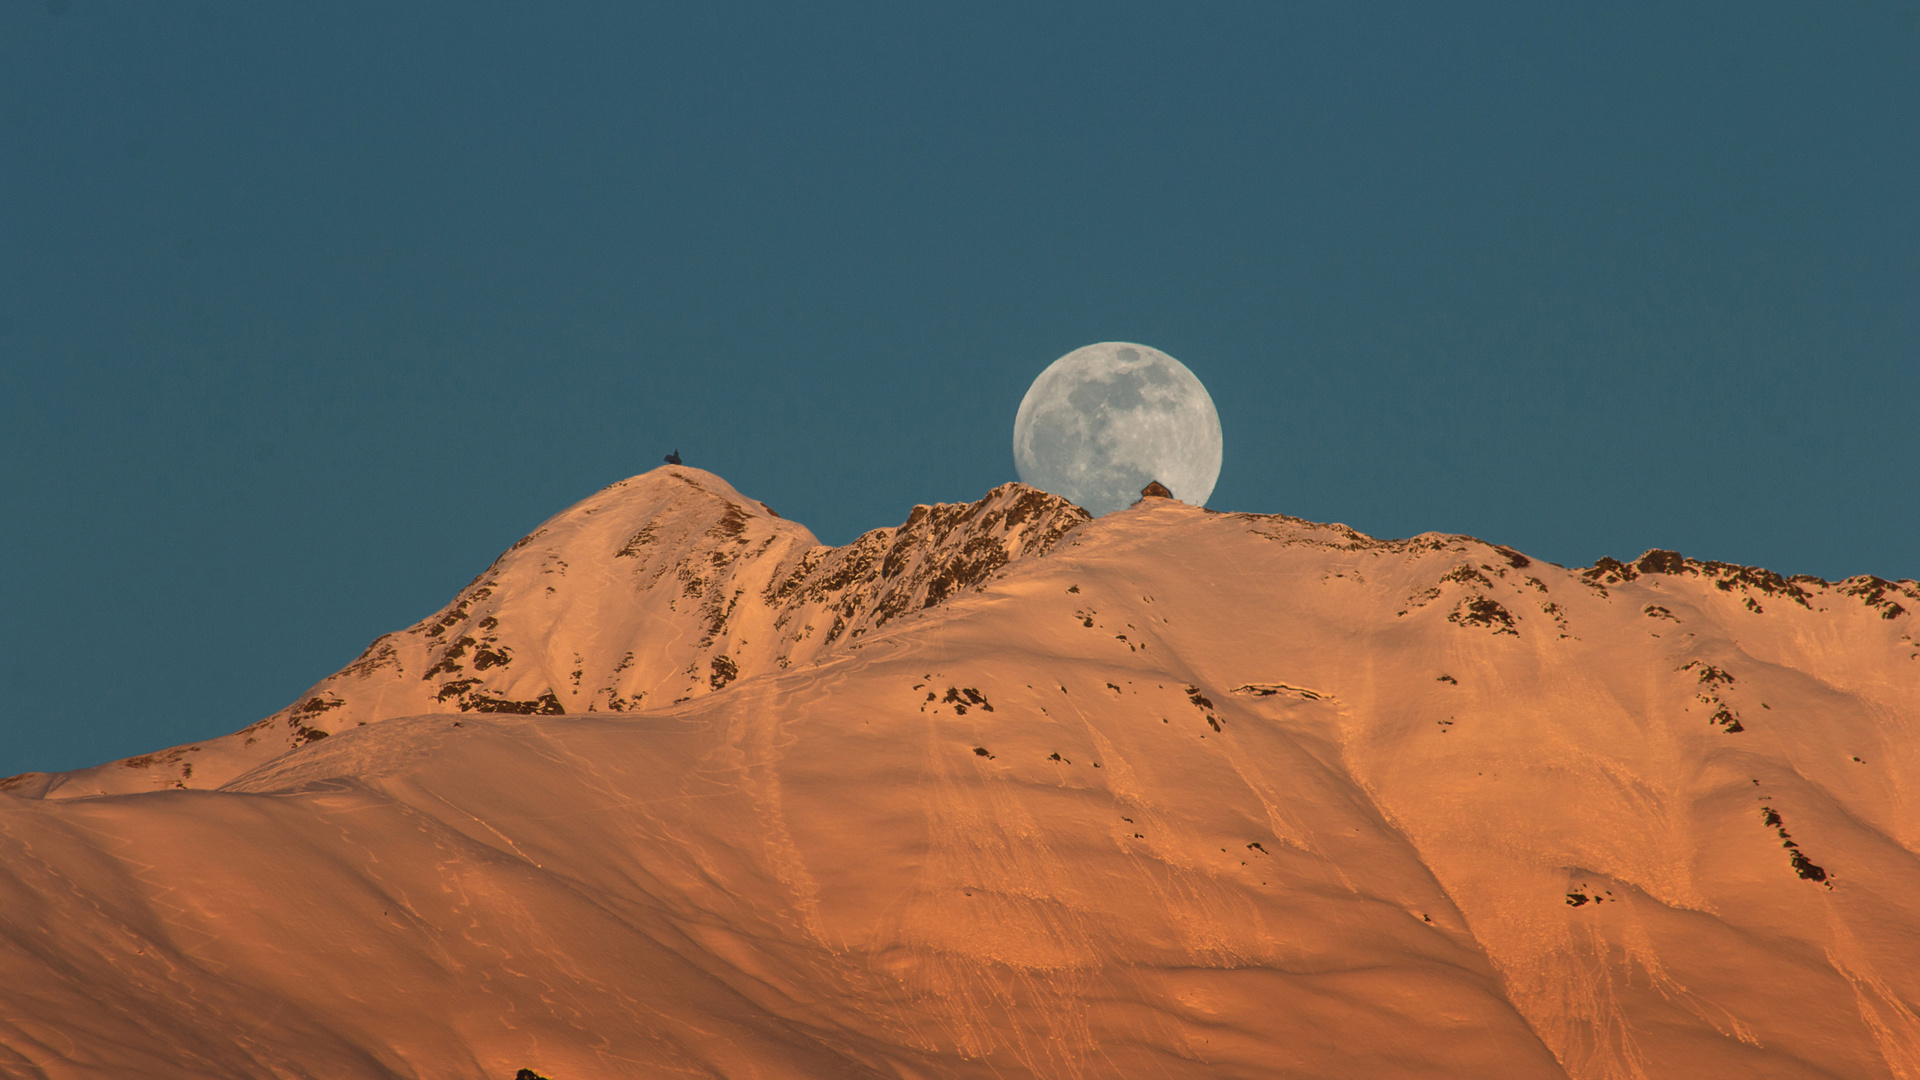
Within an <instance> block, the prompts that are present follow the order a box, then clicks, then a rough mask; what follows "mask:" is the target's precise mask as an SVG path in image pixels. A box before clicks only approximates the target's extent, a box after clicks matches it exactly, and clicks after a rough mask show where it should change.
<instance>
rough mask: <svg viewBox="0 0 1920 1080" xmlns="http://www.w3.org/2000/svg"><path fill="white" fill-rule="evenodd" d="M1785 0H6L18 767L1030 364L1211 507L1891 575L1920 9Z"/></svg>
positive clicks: (977, 409) (1551, 544) (858, 485)
mask: <svg viewBox="0 0 1920 1080" xmlns="http://www.w3.org/2000/svg"><path fill="white" fill-rule="evenodd" d="M1917 26H1920V23H1917V22H1916V20H1915V18H1914V17H1913V15H1912V13H1911V10H1910V9H1907V8H1904V7H1902V6H1897V5H1891V4H1889V5H1883V6H1878V7H1876V6H1872V5H1857V6H1853V7H1850V8H1849V9H1848V10H1847V11H1845V12H1844V13H1832V12H1826V11H1814V10H1813V9H1809V8H1804V6H1794V5H1786V4H1765V3H1755V4H1744V5H1724V4H1716V5H1691V6H1688V5H1673V4H1628V5H1615V6H1611V7H1610V8H1609V9H1608V10H1606V11H1588V10H1579V9H1577V8H1576V7H1574V6H1573V5H1563V4H1524V5H1523V4H1513V5H1475V4H1446V5H1387V6H1382V5H1367V4H1355V3H1338V4H1314V5H1282V4H1232V5H1226V4H1221V5H1214V4H1181V5H1171V4H1125V3H1101V4H1086V5H1058V4H1020V5H992V4H968V5H951V6H937V5H924V4H922V5H902V4H878V3H875V4H855V3H846V4H834V5H772V4H725V3H706V4H682V5H643V4H626V3H620V4H592V5H589V4H564V3H556V4H538V5H536V4H511V5H509V4H500V3H490V2H484V0H468V2H465V3H460V4H430V3H423V4H407V5H391V4H372V3H351V2H343V3H335V4H325V5H308V6H299V5H259V4H240V3H214V2H202V3H186V2H182V3H170V4H164V5H161V4H146V3H109V2H105V0H53V2H51V3H48V2H45V0H33V2H16V0H9V2H7V3H6V4H5V5H3V6H0V377H3V378H4V383H0V385H4V386H5V387H6V392H5V393H4V394H0V417H4V420H3V421H0V452H3V453H4V464H0V499H4V503H3V505H5V506H6V508H7V513H6V518H5V520H6V525H7V527H6V528H5V529H4V540H0V543H3V544H4V551H3V552H0V554H4V557H5V566H6V571H5V577H4V581H5V593H4V596H3V597H0V599H4V605H5V610H4V614H0V635H3V637H4V640H3V641H0V678H4V685H5V686H6V687H7V689H8V700H7V701H6V703H5V704H4V705H0V774H4V773H9V772H14V771H20V770H25V769H33V768H71V767H77V766H82V765H87V764H92V763H94V762H97V761H100V760H105V759H108V758H112V757H117V756H123V755H127V754H132V753H137V752H142V751H145V750H152V749H156V748H159V747H163V746H167V745H172V744H175V743H179V742H182V741H185V740H189V739H193V738H201V737H207V736H211V735H215V734H219V733H223V732H226V731H230V730H234V729H236V728H238V727H241V726H243V725H245V724H247V723H249V722H251V721H253V720H255V719H258V718H259V717H261V716H263V715H265V714H267V713H269V712H271V711H272V710H274V709H276V708H278V707H280V706H281V705H283V704H285V703H286V702H287V701H289V700H291V699H292V698H293V697H294V696H295V695H296V694H298V693H299V692H300V691H301V690H302V689H304V688H305V687H306V686H308V685H309V684H310V683H312V682H313V681H315V680H317V679H319V678H320V677H322V676H323V675H326V674H328V673H330V672H332V671H333V670H335V669H337V668H339V667H340V666H341V665H342V664H344V663H346V662H347V661H349V660H351V659H352V658H353V656H354V655H356V654H357V653H358V652H359V650H360V649H361V648H363V647H364V646H365V644H366V643H367V642H368V641H369V640H371V639H372V638H374V637H376V636H377V635H379V634H381V633H384V632H386V631H389V630H392V629H396V628H398V627H401V626H403V625H406V624H408V623H410V622H412V621H414V620H415V619H418V618H419V617H421V616H423V615H425V614H427V613H428V612H430V611H432V610H433V609H435V608H436V607H438V606H439V605H440V604H442V603H444V602H445V601H446V600H447V599H448V598H449V597H450V596H451V595H452V594H453V592H454V591H455V590H456V589H457V588H458V587H459V586H460V585H462V584H463V583H465V582H466V581H467V580H468V579H469V578H471V577H472V575H473V574H474V573H476V572H477V571H478V570H479V569H481V568H482V567H484V566H485V565H486V564H487V563H488V562H489V561H490V560H491V559H492V558H493V556H494V555H495V554H497V553H498V552H499V551H500V550H501V549H503V548H504V547H506V546H507V545H508V544H510V543H511V542H512V541H513V540H514V539H515V538H517V537H518V536H520V535H522V534H523V533H525V532H527V531H528V530H530V529H531V528H532V527H533V526H534V525H536V524H538V522H539V521H541V520H542V519H543V518H545V517H547V516H548V515H550V514H552V513H554V512H556V511H558V510H559V509H561V508H562V507H564V506H566V505H567V504H569V503H571V502H573V501H574V500H576V499H578V498H580V497H582V496H584V495H586V494H588V493H590V492H592V491H594V490H596V489H598V488H600V487H602V486H604V485H605V484H608V483H610V482H612V481H614V480H617V479H619V478H621V477H624V476H627V475H630V474H633V473H636V472H640V471H643V470H645V469H648V468H651V467H653V466H654V465H655V464H658V463H659V461H660V458H661V455H662V454H664V453H665V452H666V451H667V450H670V449H674V448H676V447H677V448H678V449H679V450H680V451H681V453H682V454H683V455H684V456H685V457H686V459H687V461H688V462H689V463H690V464H694V465H698V466H701V467H704V468H708V469H712V470H714V471H716V472H718V473H720V474H722V475H723V476H725V477H727V478H728V479H729V480H730V481H732V482H733V483H734V484H735V486H737V487H739V488H740V489H741V490H742V491H744V492H746V493H748V494H750V495H753V496H755V497H758V498H762V499H765V500H766V501H767V502H768V503H770V504H772V505H773V506H774V507H775V508H776V509H778V510H779V511H780V512H781V513H783V514H785V515H787V516H788V517H792V518H795V519H797V520H800V521H802V522H804V523H806V524H807V525H809V526H810V527H812V528H813V529H814V531H815V532H816V533H817V534H818V535H819V536H820V537H821V538H822V539H824V540H827V541H829V542H835V543H839V542H845V541H846V540H849V539H851V538H852V537H853V536H855V535H857V534H858V533H859V532H861V531H864V530H866V529H869V528H874V527H878V526H883V525H889V524H893V523H897V522H898V521H900V520H902V519H903V518H904V517H905V516H906V514H907V511H908V510H909V508H910V507H911V506H912V505H913V504H914V503H916V502H935V501H956V500H970V499H975V498H978V497H979V496H980V495H981V494H982V493H984V492H985V491H986V490H987V489H988V488H990V487H992V486H994V485H996V484H999V483H1002V482H1005V481H1007V480H1010V479H1013V477H1014V472H1013V462H1012V457H1011V451H1010V446H1009V441H1010V433H1011V427H1012V422H1013V416H1014V412H1015V410H1016V408H1017V407H1018V405H1019V401H1020V397H1021V395H1022V394H1023V393H1024V391H1025V390H1026V387H1027V384H1028V383H1029V382H1030V381H1031V380H1032V378H1033V377H1034V376H1035V375H1037V374H1038V373H1039V372H1040V370H1041V369H1042V368H1044V367H1045V366H1046V365H1047V364H1048V363H1049V362H1051V361H1052V360H1053V359H1054V358H1055V357H1057V356H1059V355H1061V354H1063V353H1065V352H1067V351H1069V350H1071V349H1073V348H1075V347H1077V346H1079V345H1083V344H1086V343H1089V342H1093V341H1101V340H1115V339H1117V340H1131V341H1140V342H1145V343H1147V344H1151V345H1153V346H1156V347H1158V348H1160V349H1163V350H1165V351H1167V352H1169V353H1171V354H1172V355H1174V356H1176V357H1178V358H1179V359H1180V360H1181V361H1183V362H1184V363H1185V364H1186V365H1187V366H1188V367H1189V368H1191V369H1192V370H1193V371H1194V372H1195V373H1196V374H1197V375H1199V376H1200V378H1201V379H1202V380H1204V381H1205V383H1206V384H1207V386H1208V388H1209V390H1210V391H1211V393H1212V395H1213V398H1214V400H1215V401H1216V402H1217V403H1218V405H1219V407H1220V412H1221V422H1222V426H1223V428H1224V431H1225V445H1226V455H1225V465H1224V467H1223V469H1222V472H1221V475H1220V481H1219V485H1218V488H1217V489H1216V491H1215V493H1214V497H1213V499H1212V502H1211V504H1210V505H1212V506H1214V507H1216V508H1222V509H1232V510H1250V511H1261V512H1278V513H1288V514H1295V515H1299V516H1303V517H1308V518H1314V519H1318V520H1329V521H1341V522H1345V523H1347V524H1349V525H1352V526H1354V527H1356V528H1360V529H1363V530H1365V531H1367V532H1370V533H1374V534H1376V535H1383V536H1404V535H1411V534H1414V533H1418V532H1422V531H1425V530H1429V529H1436V530H1445V531H1454V532H1466V533H1471V534H1474V535H1477V536H1482V537H1485V538H1487V539H1490V540H1495V541H1497V542H1501V543H1506V544H1510V545H1512V546H1515V547H1518V548H1520V549H1522V550H1525V551H1527V552H1530V553H1532V554H1535V555H1537V556H1539V557H1542V558H1546V559H1550V560H1553V561H1557V562H1562V563H1566V564H1583V563H1587V562H1590V561H1591V560H1593V559H1594V558H1596V557H1598V556H1601V555H1614V556H1629V555H1634V554H1637V553H1639V552H1640V551H1642V550H1644V549H1646V548H1648V547H1663V548H1675V549H1678V550H1681V551H1683V552H1685V553H1687V554H1689V555H1694V556H1697V557H1703V558H1715V559H1723V560H1728V561H1734V562H1742V563H1749V564H1755V565H1762V566H1766V567H1769V568H1772V569H1776V570H1779V571H1782V572H1785V573H1814V574H1819V575H1822V576H1826V577H1840V576H1845V575H1849V574H1854V573H1864V572H1871V573H1877V574H1880V575H1882V576H1888V577H1898V576H1906V577H1913V576H1920V545H1916V544H1915V543H1914V540H1913V537H1914V536H1915V535H1916V534H1917V533H1920V481H1916V472H1917V470H1920V451H1917V450H1916V439H1915V437H1914V435H1913V427H1914V416H1915V403H1916V402H1920V351H1917V347H1920V310H1917V308H1920V212H1917V211H1920V110H1916V109H1915V108H1914V103H1915V102H1916V101H1920V29H1917Z"/></svg>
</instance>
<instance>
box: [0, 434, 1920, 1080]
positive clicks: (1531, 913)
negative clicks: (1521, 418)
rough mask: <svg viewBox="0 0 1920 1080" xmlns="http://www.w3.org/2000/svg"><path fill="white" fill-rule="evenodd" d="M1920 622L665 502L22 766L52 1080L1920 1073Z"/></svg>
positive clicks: (1110, 529) (2, 902) (1660, 581)
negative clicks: (286, 679) (66, 759)
mask: <svg viewBox="0 0 1920 1080" xmlns="http://www.w3.org/2000/svg"><path fill="white" fill-rule="evenodd" d="M1917 620H1920V587H1917V586H1916V585H1915V584H1914V583H1913V582H1911V581H1898V582H1888V581H1883V580H1880V579H1877V578H1865V577H1863V578H1855V579H1850V580H1848V581H1844V582H1837V583H1830V582H1824V581H1818V580H1816V579H1812V578H1792V579H1788V578H1782V577H1779V576H1778V575H1774V574H1771V573H1768V572H1766V571H1763V570H1755V569H1752V568H1747V567H1739V566H1731V565H1728V564H1721V563H1712V562H1701V561H1697V560H1691V559H1686V558H1683V557H1681V556H1679V555H1677V554H1674V553H1671V552H1659V551H1655V552H1649V553H1647V554H1646V555H1644V556H1643V557H1641V558H1639V559H1637V560H1635V561H1634V562H1631V563H1623V562H1615V561H1612V560H1603V561H1602V562H1601V563H1600V564H1598V565H1597V566H1595V567H1592V568H1585V569H1566V568H1561V567H1558V566H1554V565H1551V564H1547V563H1544V562H1541V561H1539V560H1535V559H1530V558H1528V557H1527V556H1526V555H1524V554H1522V553H1520V552H1517V551H1514V550H1512V549H1509V548H1505V547H1500V546H1496V545H1491V544H1487V543H1484V542H1481V541H1479V540H1474V539H1472V538H1469V537H1464V536H1451V535H1440V534H1427V535H1423V536H1419V537H1415V538H1413V539H1410V540H1398V541H1382V540H1375V539H1373V538H1370V537H1367V536H1364V535H1362V534H1359V533H1357V532H1354V531H1353V530H1350V529H1347V528H1345V527H1343V526H1338V525H1320V524H1314V523H1311V522H1306V521H1301V520H1298V519H1294V518H1287V517H1278V516H1262V515H1247V514H1227V513H1216V512H1212V511H1205V510H1199V509H1195V508H1192V507H1188V506H1186V505H1184V504H1181V503H1177V502H1174V501H1172V500H1166V499H1145V500H1143V501H1142V502H1141V503H1140V504H1139V505H1138V506H1136V507H1135V508H1133V509H1131V510H1126V511H1122V512H1119V513H1116V514H1112V515H1108V516H1106V517H1102V518H1099V519H1097V520H1089V519H1088V517H1087V515H1086V514H1085V512H1083V511H1081V510H1079V509H1078V508H1077V507H1074V506H1072V505H1071V504H1068V503H1066V502H1064V501H1062V500H1059V499H1057V498H1055V497H1053V496H1050V495H1046V494H1044V493H1041V492H1039V491H1036V490H1034V489H1032V488H1028V487H1024V486H1022V485H1018V484H1009V485H1006V486H1004V487H1002V488H998V489H996V490H995V491H993V492H992V493H990V494H989V495H988V496H987V497H986V498H985V499H983V500H982V501H981V502H979V503H974V504H970V505H943V506H935V507H916V508H915V509H914V511H913V513H912V516H911V517H910V518H909V519H908V520H907V521H906V522H905V523H904V524H903V525H901V526H900V527H898V528H896V529H884V530H877V531H875V532H873V533H869V534H868V535H866V536H863V537H861V538H860V539H859V540H857V541H855V542H854V543H853V544H850V545H847V546H846V547H841V548H829V547H825V546H823V545H821V544H819V542H818V541H817V540H815V539H814V537H813V536H812V534H811V533H809V532H808V531H807V530H806V529H805V528H804V527H802V526H800V525H797V524H795V523H792V522H789V521H786V520H783V519H781V518H779V517H778V516H777V515H775V514H774V513H773V512H772V511H770V510H768V509H767V508H766V507H765V506H764V505H762V504H761V503H759V502H756V501H755V500H752V499H749V498H746V497H744V496H742V495H740V494H739V493H738V492H735V491H734V490H733V489H732V488H731V487H729V486H728V485H727V484H726V483H725V482H724V481H723V480H721V479H720V478H718V477H716V476H713V475H711V474H708V473H704V472H701V471H699V470H697V469H691V468H685V467H665V468H661V469H656V470H654V471H652V472H650V473H647V474H644V475H642V476H638V477H634V478H632V479H630V480H626V481H622V482H621V483H619V484H615V485H614V486H612V487H610V488H608V489H607V490H605V491H602V492H600V493H599V494H597V495H595V496H593V497H592V498H589V499H587V500H585V501H584V502H582V503H580V504H579V505H576V506H574V507H572V508H570V509H568V510H567V511H565V512H563V513H561V514H560V515H558V516H557V517H555V518H553V519H552V520H551V521H549V522H547V523H546V524H545V525H543V526H541V527H540V528H539V529H538V530H536V531H535V532H533V533H532V534H531V535H529V536H528V537H527V538H526V539H524V540H522V541H521V542H520V543H518V544H516V545H515V546H514V547H513V548H512V549H511V550H509V551H508V552H507V553H506V554H504V555H502V556H501V558H500V559H499V560H498V561H497V562H496V563H495V564H494V565H493V566H492V567H490V568H488V569H487V570H486V572H484V573H482V574H481V575H480V576H479V577H478V578H476V579H475V581H474V582H473V584H471V585H470V586H468V587H467V588H466V589H464V590H462V592H461V593H460V594H459V595H458V596H456V597H455V598H454V599H453V601H452V602H451V603H449V604H448V606H447V607H446V608H445V609H443V610H442V611H440V612H438V613H436V614H434V615H433V616H430V617H429V618H427V619H425V620H423V621H422V622H420V623H419V624H416V625H415V626H413V627H410V628H408V629H406V630H403V631H399V632H396V633H394V634H390V635H388V636H386V637H383V638H381V639H380V640H379V641H376V642H374V643H373V645H372V646H371V647H369V649H368V650H367V653H366V654H365V655H364V656H362V657H361V658H360V659H359V660H357V661H356V662H354V663H353V664H351V665H349V666H348V667H347V668H345V669H344V670H342V671H341V672H340V673H338V674H336V675H334V676H332V677H330V678H328V679H326V680H324V681H323V682H321V683H320V684H319V685H318V686H316V687H314V688H312V689H311V690H309V691H308V692H307V693H305V694H302V695H300V697H299V698H298V699H296V700H295V701H294V703H293V704H291V705H289V706H288V707H287V708H286V709H284V710H282V711H281V712H279V713H277V714H275V715H274V716H272V717H269V718H267V719H265V720H263V721H261V722H260V723H258V724H255V725H253V726H251V727H249V728H246V729H244V730H242V731H239V732H236V733H234V734H232V735H229V736H226V737H224V738H221V739H216V740H211V741H208V742H205V743H200V744H195V745H190V746H184V747H176V748H173V749H169V750H165V751H161V752H157V753H153V754H147V755H142V756H140V757H137V758H130V759H127V760H124V761H119V762H112V763H109V764H106V765H101V766H98V767H96V768H93V769H87V770H82V771H79V772H74V773H66V774H54V775H49V774H26V775H24V776H18V777H12V778H8V779H6V780H0V792H3V793H4V796H3V797H0V1073H5V1074H6V1075H11V1076H22V1077H41V1076H44V1077H61V1078H66V1077H134V1076H138V1077H234V1078H242V1077H245V1078H254V1077H263V1076H277V1077H343V1078H344V1077H368V1078H371V1077H421V1078H427V1077H432V1078H438V1077H448V1078H452V1077H462V1078H471V1077H499V1078H501V1080H506V1078H510V1077H512V1076H513V1075H514V1073H515V1071H516V1070H518V1069H521V1068H530V1069H533V1070H535V1071H536V1072H538V1073H540V1074H542V1075H544V1076H548V1077H551V1078H553V1080H588V1078H601V1077H609V1078H610V1077H679V1076H686V1077H741V1078H745V1077H757V1078H773V1077H820V1078H850V1077H901V1078H933V1077H980V1078H996V1080H1005V1078H1013V1077H1036V1078H1048V1080H1053V1078H1061V1080H1078V1078H1094V1077H1125V1078H1129V1080H1131V1078H1160V1077H1164V1078H1187V1077H1192V1078H1202V1077H1205V1078H1220V1077H1288V1078H1294V1077H1352V1078H1367V1080H1374V1078H1384V1077H1436V1076H1451V1077H1460V1078H1475V1080H1478V1078H1487V1077H1511V1078H1515V1080H1518V1078H1529V1077H1542V1078H1545V1077H1572V1078H1578V1080H1612V1078H1619V1080H1630V1078H1668V1077H1671V1078H1676V1080H1679V1078H1685V1080H1698V1078H1709V1077H1728V1078H1734V1077H1739V1078H1748V1077H1779V1078H1789V1077H1791V1078H1801V1077H1805V1078H1813V1077H1845V1078H1865V1077H1886V1078H1897V1080H1920V859H1916V857H1915V853H1916V851H1920V804H1916V782H1920V641H1917V640H1916V637H1917V635H1920V632H1917V631H1916V625H1920V622H1917Z"/></svg>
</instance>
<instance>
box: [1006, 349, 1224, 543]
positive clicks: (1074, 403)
mask: <svg viewBox="0 0 1920 1080" xmlns="http://www.w3.org/2000/svg"><path fill="white" fill-rule="evenodd" d="M1013 463H1014V467H1015V468H1017V469H1018V470H1019V472H1020V479H1021V480H1022V481H1023V482H1025V483H1028V484H1031V485H1033V486H1034V487H1037V488H1039V489H1041V490H1042V491H1050V492H1052V493H1054V494H1055V495H1059V496H1062V497H1064V498H1067V499H1071V500H1072V501H1074V502H1075V503H1078V504H1079V505H1080V506H1082V507H1085V508H1086V509H1087V510H1088V511H1090V512H1091V513H1093V514H1095V515H1099V514H1110V513H1112V512H1113V511H1115V510H1121V509H1125V508H1126V507H1128V506H1131V505H1133V504H1134V502H1135V501H1137V500H1138V499H1139V498H1140V489H1141V488H1143V487H1146V486H1147V484H1148V483H1149V482H1151V481H1154V480H1158V481H1160V482H1161V483H1162V484H1165V485H1166V486H1167V488H1168V490H1170V491H1172V492H1173V497H1174V498H1176V499H1179V500H1180V501H1181V502H1184V503H1188V504H1190V505H1193V506H1205V505H1206V503H1207V498H1208V496H1210V495H1212V494H1213V484H1214V481H1216V480H1218V479H1220V414H1219V413H1217V412H1215V411H1214V408H1213V399H1212V398H1211V397H1208V396H1207V388H1206V387H1204V386H1202V385H1200V380H1199V379H1196V378H1194V375H1193V372H1191V371H1188V370H1187V367H1186V365H1185V364H1182V363H1181V362H1180V361H1178V360H1175V359H1174V358H1173V357H1171V356H1168V355H1167V354H1166V353H1163V352H1161V351H1160V350H1158V349H1152V348H1148V347H1147V346H1145V345H1134V344H1131V343H1129V342H1125V341H1103V342H1101V343H1100V344H1098V345H1088V346H1085V347H1083V348H1079V349H1075V350H1073V351H1072V352H1070V353H1068V354H1067V355H1065V356H1063V357H1061V358H1060V359H1058V360H1055V361H1054V362H1053V363H1052V364H1050V365H1048V367H1047V370H1045V371H1043V372H1041V373H1040V377H1039V378H1037V379H1035V380H1033V385H1032V386H1031V387H1029V388H1028V389H1027V396H1026V397H1025V398H1024V399H1022V400H1021V402H1020V414H1019V415H1018V416H1017V417H1015V418H1014V421H1013Z"/></svg>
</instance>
